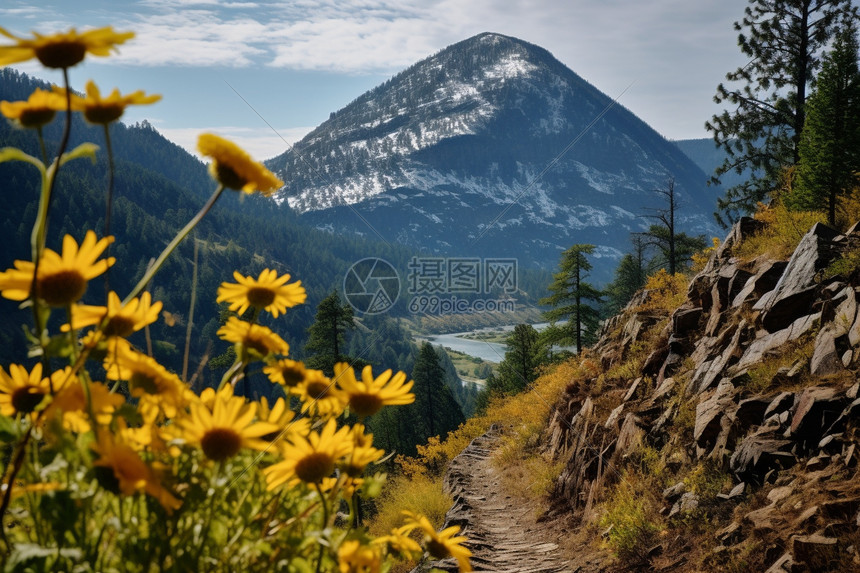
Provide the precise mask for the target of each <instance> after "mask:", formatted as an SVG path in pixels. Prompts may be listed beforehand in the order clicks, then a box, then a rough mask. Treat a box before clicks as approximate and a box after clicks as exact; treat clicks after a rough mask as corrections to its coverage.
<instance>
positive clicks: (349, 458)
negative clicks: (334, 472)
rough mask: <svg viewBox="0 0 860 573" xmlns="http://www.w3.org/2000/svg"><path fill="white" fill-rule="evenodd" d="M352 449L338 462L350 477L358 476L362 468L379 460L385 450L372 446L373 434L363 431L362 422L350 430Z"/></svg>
mask: <svg viewBox="0 0 860 573" xmlns="http://www.w3.org/2000/svg"><path fill="white" fill-rule="evenodd" d="M350 435H351V437H352V449H351V451H350V452H349V454H347V455H346V456H345V457H344V458H343V461H342V462H341V463H340V466H339V467H340V469H341V470H342V471H343V473H345V474H346V475H348V476H349V477H351V478H357V477H359V476H360V475H361V474H362V473H363V472H364V468H366V467H367V466H368V464H371V463H373V462H375V461H377V460H379V459H380V458H381V457H382V456H383V455H385V452H384V451H382V450H380V449H377V448H374V447H373V434H365V433H364V424H356V425H354V426H353V427H352V430H351V431H350Z"/></svg>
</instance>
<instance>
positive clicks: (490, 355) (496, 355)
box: [417, 322, 549, 364]
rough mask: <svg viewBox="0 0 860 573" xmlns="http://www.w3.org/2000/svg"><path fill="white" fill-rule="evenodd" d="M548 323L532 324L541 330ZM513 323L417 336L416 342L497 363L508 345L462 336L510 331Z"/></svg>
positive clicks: (503, 355) (503, 356) (502, 357)
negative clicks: (428, 343) (440, 346)
mask: <svg viewBox="0 0 860 573" xmlns="http://www.w3.org/2000/svg"><path fill="white" fill-rule="evenodd" d="M548 325H549V323H548V322H541V323H538V324H533V325H532V326H534V327H535V329H537V330H538V331H541V330H543V329H544V328H546V327H547V326H548ZM514 326H515V325H513V324H509V325H507V326H493V327H487V328H479V329H478V330H470V331H469V332H455V333H452V334H430V335H427V336H422V337H419V338H418V339H417V340H418V342H422V341H424V340H426V341H427V342H430V343H431V344H436V345H442V346H444V347H446V348H450V349H452V350H456V351H457V352H462V353H463V354H468V355H469V356H475V357H476V358H480V359H481V360H486V361H487V362H495V363H497V364H498V363H499V362H501V361H502V360H503V359H504V358H505V352H507V350H508V347H507V345H505V344H502V343H500V342H487V341H485V340H473V339H471V338H463V337H464V336H466V335H469V336H471V335H474V334H481V333H487V332H493V331H499V330H503V331H506V332H507V331H511V330H513V329H514Z"/></svg>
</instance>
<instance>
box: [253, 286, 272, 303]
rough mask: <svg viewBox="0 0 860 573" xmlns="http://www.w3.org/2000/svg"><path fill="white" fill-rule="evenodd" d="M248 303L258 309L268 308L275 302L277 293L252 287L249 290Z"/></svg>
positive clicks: (268, 289)
mask: <svg viewBox="0 0 860 573" xmlns="http://www.w3.org/2000/svg"><path fill="white" fill-rule="evenodd" d="M247 296H248V302H250V303H251V306H254V307H256V308H266V307H267V306H269V305H270V304H272V302H273V301H274V300H275V291H273V290H272V289H270V288H266V287H258V286H257V287H251V288H249V289H248V295H247Z"/></svg>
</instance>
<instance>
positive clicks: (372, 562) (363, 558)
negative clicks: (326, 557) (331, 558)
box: [337, 539, 382, 573]
mask: <svg viewBox="0 0 860 573" xmlns="http://www.w3.org/2000/svg"><path fill="white" fill-rule="evenodd" d="M337 566H338V571H340V573H377V572H378V571H382V555H381V554H380V551H379V548H378V547H375V546H373V545H362V544H361V543H360V542H358V541H357V540H355V539H349V540H347V541H344V542H343V543H342V544H341V546H340V547H339V548H338V550H337Z"/></svg>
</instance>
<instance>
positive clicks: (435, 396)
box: [412, 342, 465, 444]
mask: <svg viewBox="0 0 860 573" xmlns="http://www.w3.org/2000/svg"><path fill="white" fill-rule="evenodd" d="M412 379H413V380H414V381H415V385H414V386H413V388H412V391H413V392H414V393H415V403H414V404H413V405H414V406H415V409H416V410H417V414H418V417H417V419H418V420H420V422H421V425H422V426H423V428H424V430H425V431H424V432H422V435H421V436H420V439H419V440H418V441H416V442H415V443H416V444H418V443H424V442H425V441H426V440H427V438H430V437H432V436H440V435H441V436H442V437H444V436H446V435H447V434H448V432H450V431H451V430H456V429H457V427H458V426H459V425H460V424H462V423H463V422H464V421H465V417H464V416H463V412H462V411H461V410H460V406H459V405H458V404H457V401H456V400H455V399H454V396H453V394H452V393H451V390H450V389H449V388H448V386H447V385H446V384H445V370H444V369H443V368H442V365H441V364H440V363H439V356H438V355H437V354H436V351H435V350H434V349H433V345H432V344H430V343H428V342H425V343H423V344H422V345H421V348H420V350H419V351H418V357H417V358H416V359H415V366H414V367H413V368H412ZM412 419H413V420H415V418H412ZM413 424H414V422H413Z"/></svg>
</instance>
